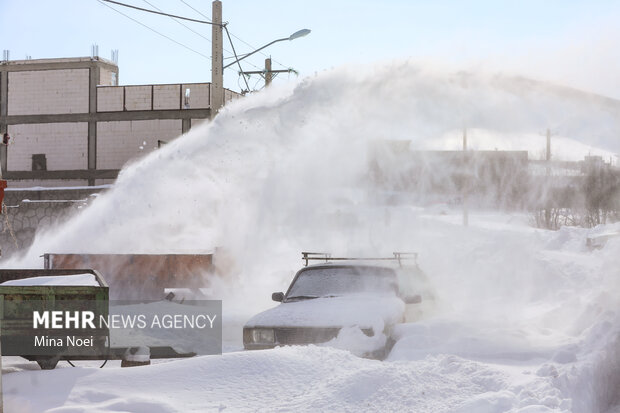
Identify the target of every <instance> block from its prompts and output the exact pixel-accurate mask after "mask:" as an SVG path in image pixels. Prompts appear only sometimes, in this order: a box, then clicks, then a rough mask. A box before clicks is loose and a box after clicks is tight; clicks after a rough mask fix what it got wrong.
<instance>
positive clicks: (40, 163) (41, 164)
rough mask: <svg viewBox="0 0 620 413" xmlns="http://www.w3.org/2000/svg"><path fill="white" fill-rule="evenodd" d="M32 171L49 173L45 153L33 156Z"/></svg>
mask: <svg viewBox="0 0 620 413" xmlns="http://www.w3.org/2000/svg"><path fill="white" fill-rule="evenodd" d="M32 170H33V171H47V159H46V158H45V154H44V153H36V154H35V153H33V154H32Z"/></svg>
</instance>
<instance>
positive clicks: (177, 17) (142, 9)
mask: <svg viewBox="0 0 620 413" xmlns="http://www.w3.org/2000/svg"><path fill="white" fill-rule="evenodd" d="M101 1H105V2H106V3H113V4H117V5H119V6H123V7H129V8H130V9H136V10H140V11H145V12H147V13H153V14H161V15H162V16H169V17H174V18H176V19H181V20H187V21H190V22H196V23H203V24H210V25H216V24H215V23H213V22H207V21H204V20H196V19H190V18H189V17H183V16H177V15H174V14H169V13H164V12H161V11H155V10H149V9H144V8H142V7H137V6H132V5H131V4H126V3H121V2H119V1H114V0H101ZM225 25H226V24H225V23H224V24H217V25H216V26H225Z"/></svg>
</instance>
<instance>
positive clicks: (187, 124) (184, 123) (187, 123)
mask: <svg viewBox="0 0 620 413" xmlns="http://www.w3.org/2000/svg"><path fill="white" fill-rule="evenodd" d="M191 128H192V120H191V119H183V120H181V133H187V132H189V130H190V129H191Z"/></svg>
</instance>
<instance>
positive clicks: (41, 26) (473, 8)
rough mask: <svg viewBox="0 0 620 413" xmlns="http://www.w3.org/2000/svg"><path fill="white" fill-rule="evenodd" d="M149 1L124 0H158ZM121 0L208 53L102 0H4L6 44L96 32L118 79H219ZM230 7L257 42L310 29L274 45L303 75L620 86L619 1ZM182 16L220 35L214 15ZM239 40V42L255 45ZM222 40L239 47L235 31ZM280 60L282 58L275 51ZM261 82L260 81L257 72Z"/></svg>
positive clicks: (16, 46) (202, 44)
mask: <svg viewBox="0 0 620 413" xmlns="http://www.w3.org/2000/svg"><path fill="white" fill-rule="evenodd" d="M147 1H148V3H151V4H152V5H154V6H156V7H158V8H160V9H162V10H163V11H165V12H169V13H173V14H179V15H183V16H187V17H192V18H197V19H203V16H201V15H200V14H198V13H197V12H196V11H194V10H192V9H191V8H190V7H188V6H187V5H186V4H184V2H185V3H187V4H189V5H191V6H193V7H194V8H195V9H198V10H199V11H201V12H202V13H204V14H205V15H207V16H209V17H210V16H211V1H210V0H183V1H181V0H147ZM147 1H145V0H125V1H124V2H126V3H131V4H133V5H136V6H139V7H144V8H153V6H151V5H149V4H148V3H147ZM112 7H114V8H116V9H118V10H119V11H122V12H123V13H125V14H127V15H129V16H131V17H133V18H134V19H137V20H139V21H141V22H143V23H144V24H146V25H148V26H150V27H152V28H154V29H156V30H157V31H159V32H161V33H163V34H165V35H167V36H169V37H171V38H173V39H175V40H177V41H179V42H181V43H183V44H185V45H187V46H188V47H190V48H192V49H194V50H196V51H198V52H200V53H202V54H204V55H205V56H207V57H204V56H200V55H198V54H196V53H194V52H192V51H189V50H187V49H185V48H183V47H181V46H179V45H177V44H175V43H173V42H171V41H170V40H168V39H165V38H163V37H161V36H159V35H157V34H155V33H153V32H152V31H150V30H148V29H146V28H144V27H142V26H140V25H139V24H137V23H135V22H133V21H131V20H129V19H128V18H126V17H124V16H122V15H120V14H118V13H116V12H115V11H113V10H111V9H110V8H108V7H106V6H104V5H102V4H101V3H100V2H99V1H97V0H56V1H54V0H0V49H8V50H10V51H11V59H23V58H24V57H25V56H26V55H30V56H32V57H33V58H43V57H72V56H88V55H89V54H90V46H91V44H93V43H97V44H98V45H99V54H100V55H101V56H103V57H106V58H109V57H110V50H111V49H119V66H120V82H121V84H150V83H179V82H204V81H209V80H210V78H211V72H210V68H211V64H210V61H209V58H208V56H210V55H211V44H210V43H209V41H208V40H206V39H205V38H203V37H200V36H199V35H197V34H196V33H193V32H192V31H190V30H188V29H186V28H185V27H183V26H181V25H180V24H178V23H176V22H174V21H172V20H171V19H169V18H167V17H163V16H155V15H149V14H146V13H142V12H139V11H134V10H130V9H125V8H121V7H119V6H112ZM223 10H224V20H225V21H228V22H229V29H230V31H231V32H232V33H233V34H235V35H236V36H238V37H240V38H241V39H243V40H244V41H245V42H248V43H250V44H251V45H253V46H254V47H260V46H262V45H264V44H266V43H268V42H270V41H271V40H274V39H276V38H281V37H287V36H288V35H289V34H291V33H293V32H295V31H296V30H298V29H302V28H309V29H311V30H312V33H311V34H310V35H309V36H307V37H305V38H301V39H298V40H295V41H293V42H281V43H278V44H276V45H273V46H272V47H270V48H269V49H266V50H265V52H266V53H267V54H270V55H271V56H272V58H273V59H274V60H275V61H276V62H279V63H282V64H283V65H284V66H285V67H293V68H295V69H297V70H298V71H299V72H300V75H301V76H308V75H312V74H313V73H315V72H320V71H322V70H324V69H329V68H332V67H336V66H339V65H342V64H346V63H348V64H352V65H366V64H368V63H373V62H376V61H382V60H386V59H387V60H389V59H400V58H411V59H413V60H416V61H431V62H433V63H434V64H439V65H443V66H447V67H448V68H454V69H455V70H461V69H466V70H478V69H484V70H487V71H491V72H496V71H500V72H504V73H515V74H521V75H525V76H530V77H533V78H537V79H543V80H551V81H554V82H556V83H560V84H567V85H569V86H573V87H576V88H580V89H584V90H588V91H593V92H596V93H601V94H605V95H607V96H611V97H615V98H620V80H618V79H619V78H620V77H619V76H618V73H620V48H618V44H619V40H620V38H619V37H620V29H618V28H617V26H618V25H617V22H618V21H620V2H618V1H604V0H599V1H587V2H586V1H570V0H538V1H532V0H523V1H498V0H496V1H490V0H486V1H483V0H479V1H456V0H451V1H448V0H440V1H430V0H428V1H415V0H411V1H404V0H391V1H384V2H379V1H376V2H371V1H366V0H358V1H353V0H332V1H325V0H318V1H305V0H298V1H291V0H288V1H285V0H264V1H249V0H224V1H223ZM184 24H187V25H188V26H190V27H191V28H192V29H193V30H195V31H197V32H199V33H200V34H201V35H202V36H204V37H206V38H207V39H210V38H211V27H210V26H207V25H201V24H195V23H189V22H186V23H184ZM233 40H234V42H235V47H236V49H237V52H238V53H245V52H248V51H250V50H252V49H251V48H250V47H249V46H247V45H246V44H244V43H243V42H241V41H240V40H237V39H234V38H233ZM224 47H225V49H228V50H231V48H230V45H229V44H228V43H227V42H225V45H224ZM225 55H227V53H226V52H225ZM264 58H265V56H263V55H260V54H257V55H256V56H255V57H253V58H250V59H248V61H247V63H244V65H243V68H244V70H258V69H260V68H262V66H263V61H264ZM274 68H276V69H281V68H283V67H282V66H280V65H279V64H277V63H275V62H274ZM291 76H292V75H291ZM288 78H289V75H281V76H280V79H277V81H279V82H282V81H286V79H288ZM238 82H240V79H239V77H238V75H237V73H236V70H227V71H226V72H225V85H226V86H227V87H230V88H233V89H235V90H239V86H238V85H240V84H241V83H238ZM254 85H258V86H261V85H262V82H258V78H256V77H254V78H253V79H252V80H251V81H250V86H254Z"/></svg>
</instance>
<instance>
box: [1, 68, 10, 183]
mask: <svg viewBox="0 0 620 413" xmlns="http://www.w3.org/2000/svg"><path fill="white" fill-rule="evenodd" d="M8 108H9V72H0V138H1V137H2V136H4V133H5V132H8V125H7V124H6V123H5V122H4V119H5V117H6V116H7V114H8V111H9V109H8ZM7 161H8V157H7V146H4V145H0V166H1V169H0V171H1V173H2V174H4V173H5V172H6V163H7Z"/></svg>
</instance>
